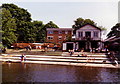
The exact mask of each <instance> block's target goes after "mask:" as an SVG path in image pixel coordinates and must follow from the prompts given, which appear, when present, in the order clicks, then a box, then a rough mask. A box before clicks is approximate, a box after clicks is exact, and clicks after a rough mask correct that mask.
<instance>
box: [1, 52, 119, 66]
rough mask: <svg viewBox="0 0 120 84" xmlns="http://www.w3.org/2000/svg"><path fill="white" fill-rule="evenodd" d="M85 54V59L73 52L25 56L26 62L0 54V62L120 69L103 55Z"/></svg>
mask: <svg viewBox="0 0 120 84" xmlns="http://www.w3.org/2000/svg"><path fill="white" fill-rule="evenodd" d="M52 53H53V52H52ZM56 53H57V52H56ZM85 53H86V54H87V57H83V56H80V57H78V56H77V55H78V54H80V52H75V53H74V54H73V55H72V56H70V55H69V53H68V52H63V53H62V54H61V55H60V56H59V55H56V56H55V55H54V56H53V55H50V56H47V55H26V61H22V62H21V58H20V56H21V54H1V56H0V61H2V62H3V63H4V62H11V63H37V64H55V65H69V66H88V67H105V68H120V66H119V64H118V65H115V63H113V62H111V61H110V59H109V58H107V56H106V55H105V54H104V53H87V52H85Z"/></svg>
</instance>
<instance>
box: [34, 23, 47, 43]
mask: <svg viewBox="0 0 120 84" xmlns="http://www.w3.org/2000/svg"><path fill="white" fill-rule="evenodd" d="M32 23H33V26H34V31H33V32H35V34H36V41H38V42H44V41H45V34H46V29H45V28H44V24H43V22H42V21H33V22H32Z"/></svg>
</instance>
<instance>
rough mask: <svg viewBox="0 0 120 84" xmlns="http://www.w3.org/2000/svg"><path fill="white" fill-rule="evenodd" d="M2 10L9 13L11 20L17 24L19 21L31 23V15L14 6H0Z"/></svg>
mask: <svg viewBox="0 0 120 84" xmlns="http://www.w3.org/2000/svg"><path fill="white" fill-rule="evenodd" d="M2 8H5V9H7V10H9V11H10V13H11V15H12V18H14V19H16V21H17V23H18V22H19V21H31V20H32V19H31V14H30V13H29V12H28V11H27V10H25V9H23V8H20V7H18V6H17V5H14V4H2Z"/></svg>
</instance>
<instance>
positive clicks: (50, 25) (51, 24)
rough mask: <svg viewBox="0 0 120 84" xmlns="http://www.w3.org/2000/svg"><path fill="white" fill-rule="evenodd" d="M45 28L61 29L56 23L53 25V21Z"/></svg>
mask: <svg viewBox="0 0 120 84" xmlns="http://www.w3.org/2000/svg"><path fill="white" fill-rule="evenodd" d="M44 28H59V27H58V26H57V25H56V24H55V23H53V22H52V21H50V22H49V23H47V24H46V25H45V26H44Z"/></svg>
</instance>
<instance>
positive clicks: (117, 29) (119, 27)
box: [107, 23, 120, 38]
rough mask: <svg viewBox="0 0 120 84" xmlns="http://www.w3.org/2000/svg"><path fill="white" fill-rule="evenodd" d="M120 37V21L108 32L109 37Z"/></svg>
mask: <svg viewBox="0 0 120 84" xmlns="http://www.w3.org/2000/svg"><path fill="white" fill-rule="evenodd" d="M113 36H116V37H120V23H117V24H116V25H115V26H113V27H112V28H111V31H110V32H109V33H108V34H107V37H108V38H110V37H113Z"/></svg>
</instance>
